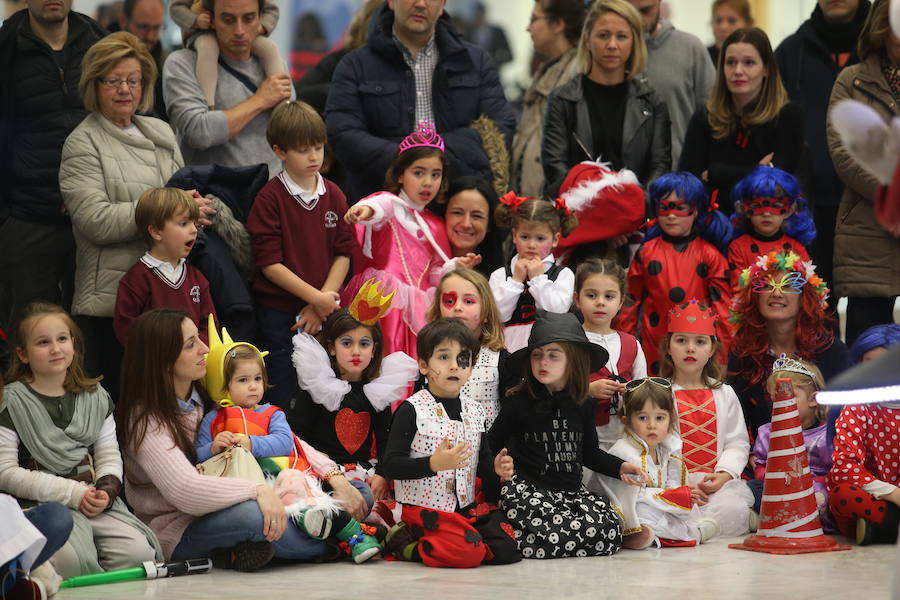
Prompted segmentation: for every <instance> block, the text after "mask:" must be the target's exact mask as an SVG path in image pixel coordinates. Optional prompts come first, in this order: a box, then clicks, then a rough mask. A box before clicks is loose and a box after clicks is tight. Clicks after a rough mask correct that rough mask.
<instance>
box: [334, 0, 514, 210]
mask: <svg viewBox="0 0 900 600" xmlns="http://www.w3.org/2000/svg"><path fill="white" fill-rule="evenodd" d="M445 4H446V0H425V1H424V2H422V1H420V0H388V2H387V4H386V5H385V6H383V7H381V9H379V11H378V12H377V13H375V16H374V17H373V18H372V23H371V24H370V26H369V38H368V44H367V45H366V46H363V47H362V48H357V49H356V50H354V51H353V52H351V53H350V54H348V55H347V56H345V57H344V58H343V59H342V60H341V62H340V64H338V66H337V69H336V70H335V73H334V78H333V80H332V82H331V89H330V90H329V92H328V101H327V103H326V105H325V113H326V124H327V125H328V140H329V142H330V143H331V145H332V148H333V149H334V152H335V154H336V155H337V157H338V158H339V159H340V161H341V163H342V164H343V165H344V167H345V168H346V169H347V179H348V184H347V189H346V190H345V192H346V194H347V198H348V200H350V201H351V202H355V201H356V200H359V199H360V198H362V197H363V196H366V195H368V194H371V193H372V192H376V191H378V190H381V189H382V186H383V184H384V175H385V172H386V171H387V168H388V165H390V163H391V159H392V158H393V157H394V155H395V154H396V153H397V144H399V142H400V140H402V139H403V138H404V137H405V136H406V135H408V134H410V133H412V131H413V130H414V129H415V128H416V123H417V122H419V121H422V120H429V121H432V122H433V123H434V124H435V126H436V127H437V130H438V133H440V134H441V135H442V136H443V138H444V142H445V144H446V152H447V157H448V158H449V159H450V169H451V176H452V177H458V176H460V175H480V176H482V177H484V178H486V179H488V180H490V179H491V177H492V171H491V164H490V160H491V158H496V155H492V156H491V157H488V155H487V153H486V152H485V146H486V145H485V144H483V142H482V137H481V136H480V135H479V133H478V132H477V131H476V130H475V129H473V128H472V127H471V125H472V122H473V121H475V120H476V119H478V118H479V117H480V116H482V115H485V116H487V117H488V118H489V119H491V120H492V121H493V122H494V124H496V126H497V127H498V128H499V130H500V132H502V134H503V135H504V136H505V137H506V140H505V141H506V144H507V146H508V145H509V141H510V139H511V136H512V133H513V131H514V130H515V126H516V122H515V115H514V114H513V112H512V109H511V108H510V106H509V104H508V103H507V101H506V96H504V94H503V88H502V87H501V85H500V80H499V78H498V76H497V69H496V67H495V66H494V63H493V61H492V60H491V58H490V57H489V56H488V55H487V53H486V52H485V51H484V50H482V49H481V48H478V47H476V46H473V45H472V44H469V43H468V42H465V41H463V40H462V38H461V37H460V36H459V34H458V33H457V32H456V31H455V30H454V28H453V25H452V23H451V20H450V16H449V15H447V14H446V13H445V12H444V5H445ZM488 146H490V144H488ZM495 162H496V161H495Z"/></svg>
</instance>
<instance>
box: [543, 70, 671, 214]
mask: <svg viewBox="0 0 900 600" xmlns="http://www.w3.org/2000/svg"><path fill="white" fill-rule="evenodd" d="M581 78H582V75H580V74H579V75H576V76H575V77H573V78H572V80H571V81H569V82H568V83H567V84H565V85H563V86H561V87H560V88H559V89H557V90H556V91H555V92H553V93H552V94H551V95H550V98H549V99H548V101H547V114H546V116H545V117H544V137H543V140H542V142H541V163H542V164H543V165H544V178H545V181H546V182H547V183H546V186H547V194H548V195H549V197H551V198H555V197H556V195H557V193H558V192H559V186H560V184H562V182H563V179H565V177H566V174H567V173H568V172H569V169H571V168H572V167H574V166H575V165H577V164H578V163H580V162H581V161H584V160H596V159H597V156H596V154H595V153H594V149H593V140H594V136H593V134H592V133H591V118H590V115H589V114H588V106H587V101H586V100H585V98H584V94H583V93H582V89H581ZM671 136H672V134H671V122H670V120H669V110H668V109H667V108H666V103H665V102H664V101H663V100H662V98H661V97H660V96H659V94H657V93H656V92H655V91H653V88H651V87H650V85H649V84H648V83H647V81H646V80H645V79H643V78H641V77H638V78H635V79H630V80H628V91H627V96H626V100H625V123H624V126H623V128H622V145H623V148H622V159H623V161H624V163H625V167H626V168H628V169H630V170H632V171H634V173H635V175H637V178H638V180H639V181H640V182H641V184H642V185H644V186H645V187H646V186H647V185H648V184H649V183H650V182H651V181H653V180H654V179H656V178H657V177H659V176H660V175H662V174H663V173H665V172H667V171H669V170H670V169H671V168H672V137H671Z"/></svg>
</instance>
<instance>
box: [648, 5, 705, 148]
mask: <svg viewBox="0 0 900 600" xmlns="http://www.w3.org/2000/svg"><path fill="white" fill-rule="evenodd" d="M660 22H661V23H662V28H661V29H660V30H659V32H658V33H657V34H656V35H655V36H653V37H647V50H648V52H649V56H648V61H647V63H648V64H647V73H646V75H647V80H648V81H649V82H650V86H651V87H652V88H653V89H654V90H655V91H656V93H657V94H659V95H660V97H662V99H663V100H665V102H666V106H667V107H668V108H669V118H670V119H671V120H672V164H674V165H677V164H678V159H679V157H680V156H681V145H682V143H683V142H684V134H685V132H686V131H687V126H688V122H690V120H691V115H693V114H694V112H696V111H697V110H698V109H700V108H702V107H703V106H704V105H705V104H706V99H707V98H708V97H709V93H710V91H711V90H712V86H713V83H714V82H715V80H716V69H715V67H714V66H713V64H712V60H711V59H710V58H709V53H708V52H707V51H706V47H705V46H704V45H703V42H701V41H700V39H699V38H698V37H696V36H694V35H692V34H690V33H688V32H686V31H679V30H677V29H675V26H674V25H672V24H671V23H670V22H669V21H666V20H665V19H663V20H661V21H660Z"/></svg>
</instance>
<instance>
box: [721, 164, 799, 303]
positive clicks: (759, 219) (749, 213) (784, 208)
mask: <svg viewBox="0 0 900 600" xmlns="http://www.w3.org/2000/svg"><path fill="white" fill-rule="evenodd" d="M731 198H732V200H733V201H734V217H733V218H732V220H733V221H734V225H735V227H734V235H735V238H734V239H733V240H731V243H730V244H728V269H729V270H730V272H731V287H735V286H736V285H737V284H738V278H739V277H740V275H741V272H742V271H743V270H744V269H746V268H747V267H749V266H750V265H752V264H753V263H755V262H756V257H758V256H761V255H763V254H768V253H769V251H770V250H776V251H778V252H783V251H785V250H793V251H794V252H795V253H796V254H797V255H798V256H799V257H800V258H802V259H803V260H809V255H808V254H807V252H806V247H807V246H809V245H810V244H811V243H812V242H813V240H814V239H815V238H816V225H815V223H814V222H813V218H812V215H811V214H810V213H809V210H808V209H807V208H806V201H805V199H804V198H803V195H802V193H801V191H800V183H799V182H798V181H797V179H796V178H795V177H794V176H793V175H791V174H790V173H787V172H785V171H782V170H781V169H776V168H774V167H757V168H756V169H754V170H753V172H751V173H750V174H749V175H747V176H746V177H745V178H743V179H741V180H740V181H739V182H738V183H737V184H736V185H735V186H734V188H733V189H732V190H731Z"/></svg>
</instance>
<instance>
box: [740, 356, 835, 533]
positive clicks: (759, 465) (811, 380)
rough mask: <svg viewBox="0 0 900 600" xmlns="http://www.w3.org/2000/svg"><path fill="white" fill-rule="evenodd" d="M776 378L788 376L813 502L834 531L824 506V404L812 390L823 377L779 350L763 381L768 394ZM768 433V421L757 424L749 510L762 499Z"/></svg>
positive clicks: (827, 466) (827, 452)
mask: <svg viewBox="0 0 900 600" xmlns="http://www.w3.org/2000/svg"><path fill="white" fill-rule="evenodd" d="M778 379H790V380H791V385H792V387H793V390H794V397H795V398H796V400H797V411H798V412H799V413H800V426H801V427H802V428H803V442H804V445H805V446H806V452H807V453H808V454H809V470H810V471H811V472H812V477H813V490H814V491H815V494H816V505H817V506H818V507H819V516H820V518H821V519H822V526H823V527H824V528H826V529H829V530H830V531H835V529H834V524H833V523H832V521H831V518H830V515H829V514H828V513H827V510H828V489H827V487H826V485H825V476H826V475H827V474H828V471H830V470H831V445H830V444H829V443H828V440H827V431H826V429H827V423H826V418H825V417H826V414H827V410H826V407H825V406H823V405H820V404H818V403H817V402H816V394H817V393H818V392H819V391H820V390H822V389H824V387H825V385H824V383H823V382H824V379H823V378H822V373H821V371H819V368H818V367H816V365H814V364H812V363H811V362H807V361H805V360H799V359H793V358H789V357H788V356H787V355H785V354H782V355H781V356H780V357H779V358H776V359H775V363H774V365H773V367H772V374H771V375H769V379H768V380H767V381H766V389H767V391H768V392H769V397H771V398H774V397H775V382H776V381H777V380H778ZM771 436H772V424H771V423H764V424H762V425H760V426H759V431H758V432H757V434H756V441H755V442H754V444H753V477H754V479H752V480H751V481H749V482H748V485H749V486H750V490H751V491H752V492H753V497H754V503H753V510H754V511H755V512H756V513H757V514H758V513H759V509H760V505H761V503H762V491H763V481H764V480H765V478H766V462H767V459H768V456H769V441H770V438H771Z"/></svg>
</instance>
